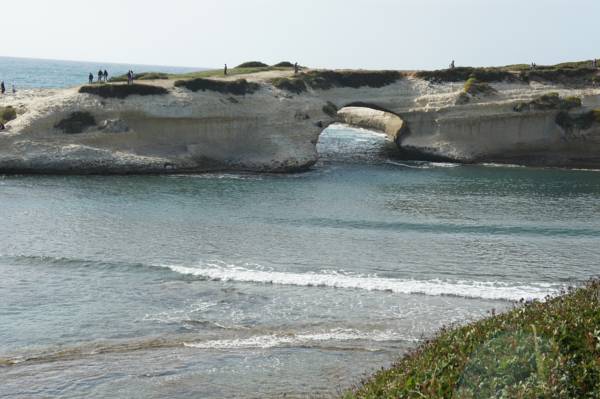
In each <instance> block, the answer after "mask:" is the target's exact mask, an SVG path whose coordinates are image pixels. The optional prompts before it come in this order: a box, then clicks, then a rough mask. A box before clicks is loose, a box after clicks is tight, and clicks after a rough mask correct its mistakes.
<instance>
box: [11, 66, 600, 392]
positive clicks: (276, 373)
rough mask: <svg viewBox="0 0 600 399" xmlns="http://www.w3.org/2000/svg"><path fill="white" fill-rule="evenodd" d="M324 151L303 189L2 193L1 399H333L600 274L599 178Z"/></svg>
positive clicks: (348, 147) (187, 185) (325, 147)
mask: <svg viewBox="0 0 600 399" xmlns="http://www.w3.org/2000/svg"><path fill="white" fill-rule="evenodd" d="M4 62H5V61H4V60H2V59H0V72H3V71H5V70H6V68H5V67H4V66H3V65H4ZM37 63H38V65H37V69H38V70H39V71H42V72H40V75H43V74H44V72H43V71H44V68H45V64H44V62H42V61H38V62H37ZM56 65H57V63H54V62H50V63H49V64H48V66H47V68H49V69H52V68H55V67H56ZM68 68H69V69H70V70H71V69H73V68H74V67H73V66H69V67H68ZM85 68H86V67H81V68H80V70H82V71H84V70H85ZM75 69H77V68H75ZM53 74H55V75H53ZM66 74H67V73H66V72H65V73H60V72H58V73H55V72H52V73H50V72H48V74H47V76H51V75H52V76H64V75H66ZM84 78H85V76H84ZM36 79H38V76H35V77H32V79H31V81H28V80H27V79H26V78H25V81H23V82H22V83H20V85H21V86H24V87H26V86H29V87H34V86H35V85H36V84H37V83H35V82H36V81H37V80H36ZM28 82H29V83H28ZM47 83H48V84H49V86H57V87H59V86H68V85H71V84H72V82H70V83H64V82H62V81H61V80H60V79H58V80H56V81H54V82H47ZM318 149H319V152H320V154H321V161H320V162H319V163H318V164H317V165H316V166H315V167H314V168H313V169H312V170H310V171H308V172H306V173H301V174H283V175H280V174H277V175H271V174H263V175H256V174H240V173H212V174H197V175H171V176H87V177H77V176H3V177H1V178H0V220H1V221H2V223H0V237H1V238H2V239H0V275H1V276H2V278H1V279H0V298H2V300H1V301H0V397H8V398H81V397H86V398H166V397H169V398H171V397H172V398H198V397H202V398H225V397H227V398H233V397H235V398H258V397H260V398H280V397H283V396H284V395H286V397H287V398H305V397H338V396H339V394H340V392H342V391H343V390H344V389H347V388H349V387H351V386H352V385H353V384H357V383H359V382H360V380H361V379H362V378H363V377H365V376H367V375H369V373H372V372H373V371H375V370H378V369H380V368H381V367H384V366H388V365H390V364H391V363H392V362H394V361H395V360H397V359H398V358H399V357H400V356H401V355H402V354H403V353H406V352H407V351H409V350H410V349H412V348H414V347H415V346H416V345H418V344H419V343H420V342H422V341H423V340H424V339H427V338H428V337H431V336H433V335H435V333H436V332H437V331H438V330H439V329H440V328H442V327H443V326H449V325H458V324H464V323H467V322H469V321H472V320H477V319H480V318H482V317H485V316H486V315H488V314H490V312H492V311H493V310H494V311H503V310H506V309H510V308H511V307H513V306H514V304H515V302H517V301H519V300H521V299H526V300H531V299H543V298H544V297H546V296H547V295H554V294H557V293H558V292H560V291H561V290H562V289H565V288H566V287H568V286H572V285H577V284H581V283H582V282H584V281H586V280H587V279H589V278H591V277H593V276H597V275H598V272H599V268H598V259H600V247H599V246H598V242H600V241H599V240H600V203H599V202H598V198H599V197H600V172H598V171H587V170H564V169H544V168H525V167H517V166H499V165H468V166H462V165H458V164H450V163H431V162H407V161H400V160H397V159H395V158H394V157H393V155H390V143H388V142H387V141H386V139H385V137H384V136H383V135H381V134H377V133H373V132H369V131H366V130H360V129H351V128H348V127H346V126H342V125H335V126H333V127H331V128H329V129H327V130H326V131H325V132H324V133H323V135H322V136H321V139H320V142H319V145H318Z"/></svg>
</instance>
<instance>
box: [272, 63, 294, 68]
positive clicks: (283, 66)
mask: <svg viewBox="0 0 600 399" xmlns="http://www.w3.org/2000/svg"><path fill="white" fill-rule="evenodd" d="M273 67H274V68H293V67H294V64H292V63H291V62H289V61H281V62H280V63H278V64H275V65H273Z"/></svg>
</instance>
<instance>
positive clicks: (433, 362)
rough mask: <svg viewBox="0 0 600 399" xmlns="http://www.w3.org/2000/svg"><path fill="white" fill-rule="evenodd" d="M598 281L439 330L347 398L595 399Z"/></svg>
mask: <svg viewBox="0 0 600 399" xmlns="http://www.w3.org/2000/svg"><path fill="white" fill-rule="evenodd" d="M599 308H600V282H598V281H594V282H590V283H589V284H587V285H586V286H585V287H583V288H580V289H577V290H571V291H568V292H566V293H565V294H564V295H563V296H561V297H557V298H552V299H548V300H547V301H546V302H533V303H527V304H523V305H521V306H519V307H517V308H516V309H514V310H512V311H510V312H507V313H505V314H501V315H492V317H490V318H488V319H485V320H482V321H479V322H476V323H472V324H469V325H467V326H464V327H460V328H457V329H444V330H443V331H442V332H441V333H440V334H439V335H438V337H437V338H435V339H433V340H430V341H427V342H425V343H424V344H423V345H422V346H421V347H419V348H418V349H416V350H415V351H413V352H412V353H410V354H408V355H406V356H405V357H404V358H403V359H402V360H400V361H399V362H398V363H396V364H395V365H394V366H392V367H391V368H390V369H387V370H382V371H380V372H379V373H377V374H376V375H375V376H373V377H372V378H370V379H369V380H368V381H366V382H365V383H364V385H363V386H361V387H358V388H357V389H356V390H354V391H353V392H348V393H347V394H346V395H345V396H344V397H345V398H347V399H350V398H409V399H410V398H420V399H422V398H431V399H435V398H457V399H458V398H466V399H468V398H595V397H597V395H598V392H600V362H598V359H599V358H600V312H599V311H598V309H599Z"/></svg>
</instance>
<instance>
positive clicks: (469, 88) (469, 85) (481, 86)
mask: <svg viewBox="0 0 600 399" xmlns="http://www.w3.org/2000/svg"><path fill="white" fill-rule="evenodd" d="M464 92H465V93H468V94H471V95H473V96H476V95H489V94H493V93H495V92H496V90H495V89H494V88H493V87H492V86H490V85H489V84H487V83H484V82H480V81H479V80H478V79H477V78H473V77H471V78H469V79H468V80H467V81H466V82H465V87H464Z"/></svg>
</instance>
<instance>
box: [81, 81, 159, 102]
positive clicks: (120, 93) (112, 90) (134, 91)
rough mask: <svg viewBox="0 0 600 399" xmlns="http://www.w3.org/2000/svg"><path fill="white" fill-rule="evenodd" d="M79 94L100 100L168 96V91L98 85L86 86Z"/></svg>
mask: <svg viewBox="0 0 600 399" xmlns="http://www.w3.org/2000/svg"><path fill="white" fill-rule="evenodd" d="M79 92H80V93H86V94H94V95H96V96H100V97H102V98H121V99H123V98H127V97H129V96H133V95H138V96H159V95H164V94H168V93H169V91H168V90H167V89H165V88H164V87H159V86H151V85H146V84H135V83H134V84H132V85H123V84H116V85H113V84H99V85H87V86H81V87H80V88H79Z"/></svg>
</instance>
